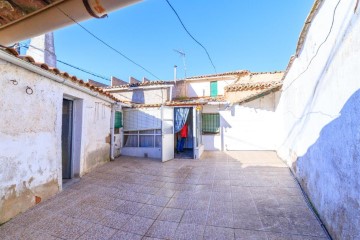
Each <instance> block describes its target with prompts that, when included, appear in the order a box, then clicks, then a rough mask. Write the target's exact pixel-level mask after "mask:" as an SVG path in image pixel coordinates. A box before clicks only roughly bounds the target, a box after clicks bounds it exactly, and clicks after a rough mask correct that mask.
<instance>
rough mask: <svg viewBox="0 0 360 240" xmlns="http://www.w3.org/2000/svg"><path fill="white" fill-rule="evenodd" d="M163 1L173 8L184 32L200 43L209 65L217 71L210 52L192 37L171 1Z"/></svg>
mask: <svg viewBox="0 0 360 240" xmlns="http://www.w3.org/2000/svg"><path fill="white" fill-rule="evenodd" d="M165 1H166V2H167V3H168V5H169V6H170V8H171V9H172V10H173V12H174V13H175V15H176V17H177V19H178V20H179V22H180V23H181V25H182V26H183V28H184V30H185V31H186V33H187V34H188V35H189V36H190V37H191V38H192V39H193V40H194V41H195V42H196V43H197V44H198V45H200V47H202V48H203V49H204V51H205V53H206V55H207V57H208V59H209V61H210V63H211V65H212V66H213V68H214V71H215V73H217V72H216V67H215V65H214V63H213V61H212V59H211V57H210V54H209V52H208V50H207V49H206V48H205V47H204V45H202V44H201V43H200V42H199V41H198V40H196V39H195V38H194V36H193V35H192V34H191V33H190V32H189V30H188V29H187V28H186V26H185V24H184V23H183V21H182V20H181V18H180V16H179V14H178V13H177V11H176V10H175V8H174V7H173V6H172V5H171V3H170V2H169V1H168V0H165Z"/></svg>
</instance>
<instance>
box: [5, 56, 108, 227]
mask: <svg viewBox="0 0 360 240" xmlns="http://www.w3.org/2000/svg"><path fill="white" fill-rule="evenodd" d="M0 73H1V74H0V116H1V117H0V213H1V214H0V223H1V222H4V221H6V220H8V219H9V218H11V217H13V216H14V215H16V214H17V213H19V212H22V211H24V210H26V209H27V208H29V207H31V206H32V205H34V204H35V196H38V197H40V198H41V199H42V200H44V199H46V198H48V197H50V196H52V195H54V194H55V193H56V192H58V191H59V190H61V186H62V150H61V129H62V101H63V97H64V96H65V97H66V98H71V99H74V105H75V106H74V108H75V111H76V114H75V119H74V124H75V126H76V127H75V128H76V129H74V130H75V132H76V136H74V145H75V148H74V152H73V154H74V158H75V159H77V160H76V162H74V166H73V167H74V174H75V175H82V174H84V173H86V172H88V171H90V170H91V169H92V168H93V167H95V166H96V165H98V164H100V163H102V162H105V161H108V160H109V148H110V146H109V144H108V143H107V137H108V135H109V133H110V114H111V109H110V103H108V102H105V101H103V100H101V99H99V98H95V97H92V96H90V95H89V94H86V93H83V92H80V91H78V90H75V89H73V88H70V87H67V86H65V85H62V84H60V83H57V82H55V81H53V80H50V79H48V78H46V77H43V76H40V75H38V74H36V73H33V72H30V71H28V70H25V69H23V68H20V67H17V66H15V65H13V64H10V63H8V62H6V61H3V60H0ZM10 80H16V81H17V83H18V84H17V85H14V84H13V82H11V81H10ZM27 86H29V87H31V88H32V90H33V94H31V95H28V94H27V93H26V88H27Z"/></svg>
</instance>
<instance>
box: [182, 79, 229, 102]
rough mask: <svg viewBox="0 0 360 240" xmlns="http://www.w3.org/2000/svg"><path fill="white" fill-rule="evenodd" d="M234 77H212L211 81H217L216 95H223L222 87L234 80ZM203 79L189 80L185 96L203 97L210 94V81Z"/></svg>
mask: <svg viewBox="0 0 360 240" xmlns="http://www.w3.org/2000/svg"><path fill="white" fill-rule="evenodd" d="M235 80H236V79H235V78H231V79H228V78H224V79H214V80H211V81H217V82H218V95H224V87H226V86H227V85H229V84H232V83H234V82H235ZM211 81H209V80H208V81H203V80H197V81H196V80H195V81H189V82H188V83H187V85H186V87H187V97H190V98H191V97H205V96H210V82H211Z"/></svg>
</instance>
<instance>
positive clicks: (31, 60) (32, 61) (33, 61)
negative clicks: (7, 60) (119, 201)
mask: <svg viewBox="0 0 360 240" xmlns="http://www.w3.org/2000/svg"><path fill="white" fill-rule="evenodd" d="M14 56H15V55H14ZM16 57H18V58H20V59H22V60H24V61H26V62H29V63H35V60H34V58H33V57H31V56H20V55H18V56H16Z"/></svg>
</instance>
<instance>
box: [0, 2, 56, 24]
mask: <svg viewBox="0 0 360 240" xmlns="http://www.w3.org/2000/svg"><path fill="white" fill-rule="evenodd" d="M60 1H63V0H47V1H44V0H31V1H29V0H16V1H14V0H13V1H10V0H3V1H1V8H0V28H1V27H3V26H5V25H8V24H11V23H13V22H15V21H18V20H20V19H22V18H25V17H27V16H28V15H31V14H32V13H34V12H36V11H41V10H42V9H45V8H46V7H48V6H49V5H51V4H54V3H56V2H60Z"/></svg>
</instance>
